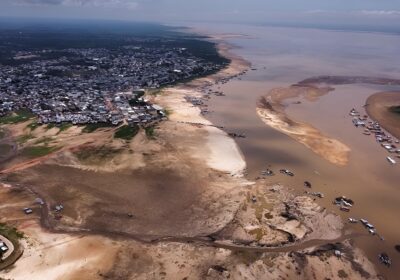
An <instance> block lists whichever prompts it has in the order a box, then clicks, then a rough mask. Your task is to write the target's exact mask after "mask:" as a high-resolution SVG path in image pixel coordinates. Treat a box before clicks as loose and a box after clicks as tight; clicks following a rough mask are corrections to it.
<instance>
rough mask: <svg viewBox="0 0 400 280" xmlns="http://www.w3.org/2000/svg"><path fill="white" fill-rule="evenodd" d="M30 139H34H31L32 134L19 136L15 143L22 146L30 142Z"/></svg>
mask: <svg viewBox="0 0 400 280" xmlns="http://www.w3.org/2000/svg"><path fill="white" fill-rule="evenodd" d="M32 138H35V137H33V135H32V134H25V135H21V136H19V137H18V138H17V142H18V144H24V143H26V142H27V141H28V140H30V139H32Z"/></svg>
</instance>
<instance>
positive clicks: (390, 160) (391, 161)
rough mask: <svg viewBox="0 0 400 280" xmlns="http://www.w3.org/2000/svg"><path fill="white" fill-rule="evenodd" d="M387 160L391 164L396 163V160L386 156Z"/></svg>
mask: <svg viewBox="0 0 400 280" xmlns="http://www.w3.org/2000/svg"><path fill="white" fill-rule="evenodd" d="M387 160H388V161H389V162H390V163H391V164H396V161H395V160H394V159H393V158H391V157H387Z"/></svg>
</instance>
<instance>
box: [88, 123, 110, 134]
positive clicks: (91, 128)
mask: <svg viewBox="0 0 400 280" xmlns="http://www.w3.org/2000/svg"><path fill="white" fill-rule="evenodd" d="M105 127H112V125H111V124H109V123H90V124H88V125H86V126H85V128H84V129H83V130H82V132H84V133H92V132H95V131H96V130H97V129H99V128H105Z"/></svg>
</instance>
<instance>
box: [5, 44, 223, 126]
mask: <svg viewBox="0 0 400 280" xmlns="http://www.w3.org/2000/svg"><path fill="white" fill-rule="evenodd" d="M0 65H1V67H0V117H1V116H5V115H8V114H10V113H11V112H15V111H18V110H21V109H27V110H29V111H30V112H32V113H34V114H35V115H36V116H37V117H38V123H39V124H49V123H55V124H60V123H64V122H67V123H72V124H89V123H110V124H113V125H118V124H120V123H122V122H127V123H128V124H130V125H146V124H149V123H153V122H156V121H159V120H160V119H162V118H163V117H165V112H164V111H163V108H161V107H159V106H157V105H152V104H150V103H149V101H148V100H146V99H145V98H144V94H145V90H144V89H158V88H160V87H162V86H165V85H169V84H174V83H177V82H179V81H184V80H187V79H190V78H194V77H198V76H202V75H205V74H208V73H211V72H214V71H217V70H219V69H221V68H222V67H224V64H223V63H216V62H211V61H207V60H205V59H204V58H201V57H197V56H194V55H192V54H191V53H190V51H189V50H188V49H187V48H183V47H173V46H167V45H158V44H150V43H149V42H140V43H138V44H134V45H125V46H119V47H118V48H87V49H86V48H68V49H42V50H33V51H32V50H29V51H22V50H18V51H15V52H14V53H13V57H12V59H11V63H6V64H4V65H2V64H0Z"/></svg>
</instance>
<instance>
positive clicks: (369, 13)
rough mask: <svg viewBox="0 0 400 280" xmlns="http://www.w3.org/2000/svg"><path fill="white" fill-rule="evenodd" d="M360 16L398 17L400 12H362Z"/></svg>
mask: <svg viewBox="0 0 400 280" xmlns="http://www.w3.org/2000/svg"><path fill="white" fill-rule="evenodd" d="M361 14H363V15H367V16H400V11H397V10H364V11H361Z"/></svg>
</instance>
